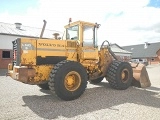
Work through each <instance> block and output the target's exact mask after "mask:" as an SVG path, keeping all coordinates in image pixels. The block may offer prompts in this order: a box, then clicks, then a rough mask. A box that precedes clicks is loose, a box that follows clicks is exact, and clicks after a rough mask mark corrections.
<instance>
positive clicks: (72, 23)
mask: <svg viewBox="0 0 160 120" xmlns="http://www.w3.org/2000/svg"><path fill="white" fill-rule="evenodd" d="M80 24H83V25H89V26H94V25H95V23H90V22H85V21H80V20H79V21H76V22H71V23H70V24H68V25H66V26H64V27H65V28H69V27H70V26H74V25H80Z"/></svg>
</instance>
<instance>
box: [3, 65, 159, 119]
mask: <svg viewBox="0 0 160 120" xmlns="http://www.w3.org/2000/svg"><path fill="white" fill-rule="evenodd" d="M147 71H148V74H149V77H150V80H151V83H152V86H151V87H148V88H145V89H142V88H136V87H133V86H131V87H129V88H128V89H127V90H114V89H112V88H111V87H110V86H109V84H108V83H107V82H106V80H103V81H102V82H101V83H100V84H98V85H92V84H89V83H88V87H87V89H86V91H85V92H84V94H83V95H82V96H81V97H80V98H78V99H76V100H73V101H62V100H60V99H59V98H57V97H56V96H55V95H53V94H51V93H50V91H48V90H42V89H40V88H39V87H38V86H35V85H27V84H23V83H21V82H18V81H15V80H12V79H11V78H10V77H6V76H5V72H6V70H0V96H1V97H0V111H1V112H0V120H12V119H15V120H44V119H49V120H51V119H58V120H68V119H69V120H111V119H112V120H138V119H140V120H160V65H149V66H147Z"/></svg>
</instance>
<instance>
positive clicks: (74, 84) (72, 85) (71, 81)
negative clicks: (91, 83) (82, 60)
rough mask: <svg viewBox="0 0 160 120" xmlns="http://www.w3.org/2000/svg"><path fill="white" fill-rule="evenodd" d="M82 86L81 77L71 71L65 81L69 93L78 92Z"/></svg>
mask: <svg viewBox="0 0 160 120" xmlns="http://www.w3.org/2000/svg"><path fill="white" fill-rule="evenodd" d="M80 84H81V77H80V75H79V74H78V73H77V72H75V71H71V72H69V73H68V74H67V75H66V77H65V80H64V85H65V88H66V89H67V90H68V91H75V90H77V89H78V88H79V86H80Z"/></svg>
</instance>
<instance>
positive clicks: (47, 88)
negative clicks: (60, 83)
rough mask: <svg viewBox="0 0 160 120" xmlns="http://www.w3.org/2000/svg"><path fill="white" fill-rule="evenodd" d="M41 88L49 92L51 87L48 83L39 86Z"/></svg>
mask: <svg viewBox="0 0 160 120" xmlns="http://www.w3.org/2000/svg"><path fill="white" fill-rule="evenodd" d="M38 86H39V87H40V88H42V89H43V90H49V85H48V82H47V83H44V84H39V85H38Z"/></svg>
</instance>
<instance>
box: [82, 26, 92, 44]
mask: <svg viewBox="0 0 160 120" xmlns="http://www.w3.org/2000/svg"><path fill="white" fill-rule="evenodd" d="M93 29H94V27H93V26H84V27H83V46H93V38H94V36H93Z"/></svg>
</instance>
